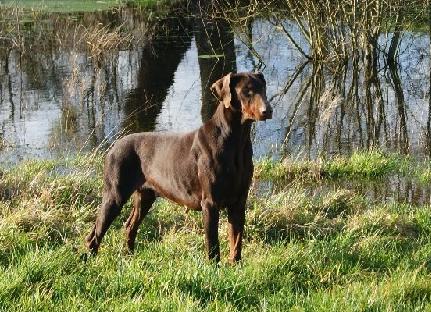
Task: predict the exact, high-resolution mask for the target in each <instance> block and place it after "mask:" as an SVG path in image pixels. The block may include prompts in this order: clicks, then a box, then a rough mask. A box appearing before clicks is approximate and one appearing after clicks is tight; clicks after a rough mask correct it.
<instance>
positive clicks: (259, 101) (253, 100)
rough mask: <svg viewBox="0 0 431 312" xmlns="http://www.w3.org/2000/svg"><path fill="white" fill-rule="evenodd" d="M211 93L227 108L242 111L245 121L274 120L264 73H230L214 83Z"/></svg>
mask: <svg viewBox="0 0 431 312" xmlns="http://www.w3.org/2000/svg"><path fill="white" fill-rule="evenodd" d="M211 91H212V92H213V93H214V94H215V95H216V96H217V97H218V99H219V100H220V101H221V102H222V103H223V105H224V106H225V107H226V108H230V109H232V110H240V111H241V113H242V119H243V120H256V121H257V120H266V119H271V118H272V107H271V105H270V104H269V102H268V100H267V98H266V81H265V78H264V77H263V74H262V73H236V74H235V73H229V74H227V75H226V76H224V77H223V78H221V79H219V80H217V81H216V82H214V83H213V85H212V86H211Z"/></svg>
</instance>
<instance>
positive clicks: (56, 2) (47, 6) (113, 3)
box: [0, 0, 167, 13]
mask: <svg viewBox="0 0 431 312" xmlns="http://www.w3.org/2000/svg"><path fill="white" fill-rule="evenodd" d="M166 2H167V1H166V0H128V1H127V0H103V1H97V0H42V1H36V0H2V1H0V4H1V5H4V6H6V7H19V8H24V9H31V10H38V11H45V12H61V13H73V12H94V11H103V10H108V9H111V8H115V7H118V6H121V5H125V4H136V5H140V6H154V5H157V4H161V3H166Z"/></svg>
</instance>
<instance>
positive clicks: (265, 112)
mask: <svg viewBox="0 0 431 312" xmlns="http://www.w3.org/2000/svg"><path fill="white" fill-rule="evenodd" d="M260 113H261V114H262V116H264V117H265V118H266V119H270V118H272V107H271V106H270V105H265V106H264V107H262V109H261V111H260Z"/></svg>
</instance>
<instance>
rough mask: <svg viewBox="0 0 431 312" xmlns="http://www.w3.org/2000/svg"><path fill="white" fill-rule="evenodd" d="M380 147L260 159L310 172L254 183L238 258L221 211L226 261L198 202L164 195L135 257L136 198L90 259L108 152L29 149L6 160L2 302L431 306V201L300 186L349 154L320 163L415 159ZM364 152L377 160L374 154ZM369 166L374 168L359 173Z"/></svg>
mask: <svg viewBox="0 0 431 312" xmlns="http://www.w3.org/2000/svg"><path fill="white" fill-rule="evenodd" d="M373 153H374V152H373ZM373 153H371V154H370V155H369V156H367V154H366V153H364V154H362V155H360V156H352V157H346V158H337V159H336V160H335V159H334V160H327V161H325V162H322V163H312V162H307V163H303V162H296V163H295V162H291V163H290V165H289V166H287V167H286V166H285V162H281V163H276V162H275V163H269V162H260V163H259V164H258V165H257V173H259V170H260V173H259V174H260V175H262V174H263V170H265V172H266V171H267V170H269V171H271V170H281V169H280V168H283V169H282V171H280V172H284V173H283V174H282V175H279V176H277V175H274V174H272V173H271V174H268V172H266V174H267V175H266V178H267V179H271V177H276V179H279V178H280V176H281V177H283V176H284V175H286V174H289V173H288V172H289V171H290V172H295V174H294V176H297V175H304V177H303V178H302V179H299V178H298V177H297V179H298V183H293V184H289V185H290V186H289V187H287V188H283V189H282V190H280V191H277V190H275V191H268V192H258V191H257V190H256V189H254V190H253V191H252V192H251V195H250V198H249V201H248V212H247V225H246V235H245V238H244V240H245V241H244V250H243V258H244V259H243V261H242V262H241V263H240V264H239V265H236V266H231V265H229V264H228V262H227V260H226V258H227V254H228V245H227V241H226V232H227V226H226V215H225V213H224V212H223V213H222V217H221V227H220V238H221V252H222V262H221V264H220V265H219V266H216V265H214V264H211V263H209V262H207V261H206V259H205V255H204V243H203V231H202V221H201V216H200V213H198V212H186V210H185V209H184V208H183V207H180V206H177V205H175V204H172V203H170V202H167V201H165V200H158V201H157V202H156V204H155V206H154V207H153V208H152V210H151V212H150V214H149V215H148V216H147V217H146V218H145V219H144V222H143V224H142V226H141V228H140V232H139V234H138V238H137V246H136V252H135V254H134V255H127V254H126V253H125V250H124V245H123V244H124V231H123V229H122V223H123V222H124V220H125V218H126V217H127V215H128V213H129V211H130V204H127V205H126V207H124V209H123V212H122V215H121V217H120V218H118V219H117V220H116V221H115V223H114V225H113V226H112V227H111V229H110V231H109V232H108V234H107V236H106V238H105V240H104V242H103V244H102V246H101V250H100V253H99V255H98V256H97V257H90V258H89V259H88V261H87V262H84V261H82V260H81V258H80V256H81V255H82V253H83V252H85V249H84V246H83V239H84V237H85V235H86V234H87V233H88V231H89V230H90V228H91V225H92V222H94V215H95V212H96V210H97V208H98V205H99V203H100V193H101V187H102V183H101V174H102V164H103V155H101V154H97V153H96V154H92V155H81V156H77V157H74V158H69V159H59V160H50V161H29V162H25V163H22V164H18V165H17V166H15V167H13V168H9V169H2V174H1V176H0V216H1V217H0V266H1V272H2V273H0V308H1V309H2V310H4V311H30V310H33V311H35V310H61V309H68V310H72V311H82V310H103V311H104V310H110V311H113V310H115V311H117V310H131V311H147V310H148V311H165V310H166V311H262V310H267V311H287V310H290V309H292V310H298V311H302V310H305V311H330V310H337V311H362V310H375V311H379V310H391V311H392V310H393V311H416V310H424V309H426V307H428V308H429V307H430V302H431V301H430V299H431V298H430V297H431V287H430V286H429V282H428V281H429V279H430V277H431V276H430V270H431V214H430V213H429V206H414V205H411V204H406V203H397V202H394V201H381V202H372V201H370V200H369V199H368V198H367V197H366V196H364V194H360V193H356V192H354V191H352V190H349V189H346V188H343V187H341V186H340V187H334V188H332V189H329V190H328V191H327V192H324V193H318V194H314V195H311V194H312V193H310V191H309V187H305V186H304V185H303V184H302V182H304V183H305V185H308V182H309V181H310V180H309V179H311V178H312V179H314V175H315V174H316V172H320V171H321V170H322V168H323V169H325V168H333V167H331V166H327V165H325V164H326V163H327V162H330V161H334V162H335V161H337V163H342V164H345V166H344V167H341V166H340V167H337V170H336V171H335V172H338V173H340V172H342V174H337V175H335V174H333V175H328V174H327V175H319V179H320V180H319V181H322V180H323V181H324V180H325V179H329V180H333V179H336V177H338V176H342V177H343V178H346V177H347V178H351V179H361V178H362V179H369V178H370V177H371V178H374V177H376V176H378V175H381V174H383V175H386V174H390V173H391V172H393V171H400V172H404V169H402V168H403V166H405V162H408V163H409V164H414V161H413V160H410V159H406V158H403V157H400V156H398V155H383V154H381V155H376V154H373ZM365 161H373V162H375V163H374V164H370V165H369V166H364V165H363V162H365ZM304 164H306V165H304ZM359 164H361V165H359ZM400 164H402V166H400ZM358 166H359V168H363V167H365V169H363V171H358V170H357V168H358ZM309 167H311V169H310V170H309V169H306V168H309ZM262 168H264V169H262ZM275 168H278V169H275ZM285 168H288V169H285ZM298 168H300V169H298ZM304 168H305V169H304ZM316 168H320V169H319V170H316ZM340 168H342V169H340ZM346 168H349V170H347V169H346ZM283 170H284V171H283ZM309 171H310V172H311V175H309ZM276 172H279V171H276ZM364 172H365V173H364ZM310 177H311V178H310ZM255 183H257V181H256V182H255Z"/></svg>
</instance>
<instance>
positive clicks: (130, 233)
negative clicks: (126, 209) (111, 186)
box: [125, 189, 156, 252]
mask: <svg viewBox="0 0 431 312" xmlns="http://www.w3.org/2000/svg"><path fill="white" fill-rule="evenodd" d="M132 198H133V208H132V211H131V213H130V216H129V218H128V219H127V222H126V224H125V227H126V244H127V248H128V250H129V252H133V250H134V248H135V239H136V234H137V233H138V228H139V225H140V224H141V223H142V220H143V219H144V217H145V216H146V215H147V213H148V211H149V210H150V208H151V205H152V204H153V203H154V201H155V200H156V194H155V193H154V191H152V190H149V189H143V190H138V191H136V192H135V193H134V194H133V196H132Z"/></svg>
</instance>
